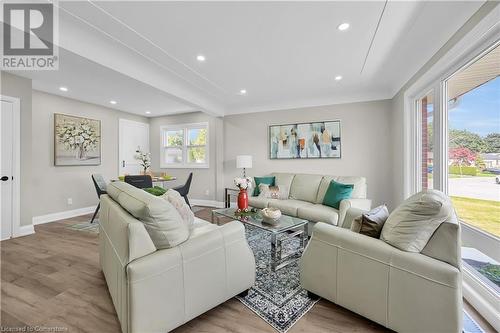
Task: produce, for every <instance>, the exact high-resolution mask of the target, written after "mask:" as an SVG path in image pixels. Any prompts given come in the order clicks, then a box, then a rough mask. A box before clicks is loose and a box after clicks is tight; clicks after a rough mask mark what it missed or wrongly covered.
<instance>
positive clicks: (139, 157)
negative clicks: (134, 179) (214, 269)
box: [135, 149, 151, 175]
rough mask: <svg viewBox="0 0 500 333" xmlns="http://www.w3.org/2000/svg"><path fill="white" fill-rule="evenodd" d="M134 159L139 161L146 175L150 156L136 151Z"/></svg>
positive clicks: (149, 164)
mask: <svg viewBox="0 0 500 333" xmlns="http://www.w3.org/2000/svg"><path fill="white" fill-rule="evenodd" d="M135 159H136V160H138V161H139V164H140V165H141V166H142V168H143V169H144V174H145V175H147V173H148V169H149V167H150V166H151V154H150V153H145V152H143V151H142V150H140V149H138V150H136V151H135Z"/></svg>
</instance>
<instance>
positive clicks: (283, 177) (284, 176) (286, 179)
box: [271, 172, 295, 195]
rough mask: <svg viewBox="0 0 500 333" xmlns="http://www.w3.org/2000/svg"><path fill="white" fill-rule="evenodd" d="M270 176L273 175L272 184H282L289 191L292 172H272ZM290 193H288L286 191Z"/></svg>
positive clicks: (292, 176)
mask: <svg viewBox="0 0 500 333" xmlns="http://www.w3.org/2000/svg"><path fill="white" fill-rule="evenodd" d="M271 176H274V185H277V186H280V187H281V186H283V187H284V188H287V189H288V192H290V187H292V181H293V178H295V174H294V173H279V172H273V173H272V174H271ZM288 194H289V195H290V193H288Z"/></svg>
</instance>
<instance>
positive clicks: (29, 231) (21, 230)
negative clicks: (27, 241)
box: [14, 224, 35, 237]
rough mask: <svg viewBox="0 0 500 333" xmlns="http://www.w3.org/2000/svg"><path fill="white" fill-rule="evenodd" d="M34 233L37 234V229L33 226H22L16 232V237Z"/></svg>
mask: <svg viewBox="0 0 500 333" xmlns="http://www.w3.org/2000/svg"><path fill="white" fill-rule="evenodd" d="M34 233H35V227H34V226H33V224H30V225H22V226H20V227H19V229H18V230H17V231H16V232H14V237H22V236H28V235H32V234H34Z"/></svg>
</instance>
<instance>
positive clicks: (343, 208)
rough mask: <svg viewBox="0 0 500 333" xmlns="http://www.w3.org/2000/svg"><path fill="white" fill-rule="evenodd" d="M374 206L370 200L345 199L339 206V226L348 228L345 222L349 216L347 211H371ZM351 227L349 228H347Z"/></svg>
mask: <svg viewBox="0 0 500 333" xmlns="http://www.w3.org/2000/svg"><path fill="white" fill-rule="evenodd" d="M371 205H372V201H371V200H370V199H344V200H342V201H341V202H340V206H339V221H338V224H337V225H338V226H339V227H343V228H346V227H345V226H344V220H345V217H346V214H347V211H348V210H349V209H350V208H358V209H360V210H362V211H369V210H370V208H371ZM349 227H350V224H349V226H347V228H349Z"/></svg>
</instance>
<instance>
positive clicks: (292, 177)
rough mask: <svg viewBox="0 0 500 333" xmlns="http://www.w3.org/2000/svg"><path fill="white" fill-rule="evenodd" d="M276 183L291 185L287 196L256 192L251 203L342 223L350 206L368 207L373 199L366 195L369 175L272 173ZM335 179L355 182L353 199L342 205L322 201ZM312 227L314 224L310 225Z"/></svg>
mask: <svg viewBox="0 0 500 333" xmlns="http://www.w3.org/2000/svg"><path fill="white" fill-rule="evenodd" d="M270 176H273V177H275V185H278V186H280V187H284V188H286V189H288V190H289V191H290V192H289V197H288V199H287V200H278V199H268V198H261V197H257V196H251V197H250V198H249V204H250V206H252V207H256V208H266V207H273V208H278V209H280V210H281V211H282V212H283V213H284V214H286V215H290V216H295V217H299V218H302V219H304V220H308V221H309V222H311V223H312V224H314V223H315V222H325V223H328V224H332V225H342V223H343V221H344V217H345V214H346V212H347V210H348V209H349V208H351V207H356V208H360V209H363V210H369V209H370V206H371V200H369V199H367V198H366V179H365V178H364V177H345V176H344V177H342V176H323V175H312V174H294V173H277V172H276V173H272V174H271V175H270ZM332 180H334V181H336V182H339V183H343V184H353V185H354V189H353V192H352V197H351V198H350V199H346V200H342V201H341V203H340V206H339V209H335V208H332V207H329V206H325V205H323V204H322V203H323V199H324V197H325V193H326V190H327V189H328V186H329V185H330V182H331V181H332ZM254 185H255V184H254ZM309 230H312V226H311V227H310V228H309Z"/></svg>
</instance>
